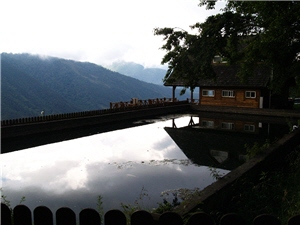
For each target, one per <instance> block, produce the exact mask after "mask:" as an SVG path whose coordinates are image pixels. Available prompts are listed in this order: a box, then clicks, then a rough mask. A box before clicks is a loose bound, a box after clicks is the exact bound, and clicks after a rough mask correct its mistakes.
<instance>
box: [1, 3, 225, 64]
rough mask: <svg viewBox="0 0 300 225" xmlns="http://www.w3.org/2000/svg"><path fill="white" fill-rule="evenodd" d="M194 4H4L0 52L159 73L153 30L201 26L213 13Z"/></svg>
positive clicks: (158, 44)
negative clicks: (130, 66) (141, 67)
mask: <svg viewBox="0 0 300 225" xmlns="http://www.w3.org/2000/svg"><path fill="white" fill-rule="evenodd" d="M198 4H199V0H151V1H142V0H109V1H108V0H107V1H104V0H84V1H83V0H51V1H50V0H26V1H24V0H4V1H2V2H1V7H0V8H1V13H0V23H1V26H0V30H1V31H0V32H1V35H0V52H7V53H33V54H41V55H49V56H55V57H61V58H67V59H73V60H78V61H89V62H93V63H96V64H100V65H104V66H105V65H108V64H111V63H112V62H114V61H118V60H123V61H127V62H136V63H139V64H142V65H144V66H145V67H160V66H161V64H160V62H161V59H162V57H163V55H164V54H165V52H164V51H162V50H160V49H159V48H160V47H161V46H162V45H163V41H162V37H160V36H154V34H153V29H154V28H156V27H160V28H163V27H180V28H183V29H185V30H187V31H190V28H189V26H190V25H193V24H195V23H196V22H204V21H205V19H206V18H207V17H208V16H209V15H212V14H216V13H218V12H219V9H220V8H222V7H223V6H224V5H225V2H224V1H221V2H220V3H219V4H218V6H217V7H216V10H206V9H205V7H199V6H198Z"/></svg>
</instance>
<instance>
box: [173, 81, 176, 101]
mask: <svg viewBox="0 0 300 225" xmlns="http://www.w3.org/2000/svg"><path fill="white" fill-rule="evenodd" d="M172 87H173V89H172V101H173V102H174V101H175V89H176V86H175V85H174V86H172Z"/></svg>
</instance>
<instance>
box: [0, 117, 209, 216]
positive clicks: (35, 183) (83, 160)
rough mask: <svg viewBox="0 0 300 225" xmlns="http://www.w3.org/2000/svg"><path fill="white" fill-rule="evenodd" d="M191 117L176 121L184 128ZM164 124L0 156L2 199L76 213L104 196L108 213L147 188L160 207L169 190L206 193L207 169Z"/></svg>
mask: <svg viewBox="0 0 300 225" xmlns="http://www.w3.org/2000/svg"><path fill="white" fill-rule="evenodd" d="M189 119H190V117H183V118H180V119H177V120H176V125H177V127H181V126H186V125H187V124H188V122H189ZM166 126H167V127H171V126H172V121H171V120H167V121H161V122H156V123H153V124H150V125H144V126H139V127H134V128H127V129H124V130H117V131H112V132H107V133H102V134H97V135H93V136H89V137H84V138H78V139H75V140H71V141H65V142H59V143H54V144H49V145H44V146H39V147H34V148H30V149H26V150H22V151H17V152H12V153H8V154H4V155H1V164H2V188H3V191H4V195H6V196H7V199H8V200H10V201H11V203H12V206H14V205H16V204H17V203H18V201H19V200H20V199H21V197H22V196H25V197H26V202H25V204H26V205H28V206H29V207H31V208H34V207H36V206H39V205H46V206H48V207H49V208H50V209H52V210H56V209H58V208H59V207H62V206H67V207H71V208H72V209H74V210H75V211H76V209H78V210H80V209H82V208H85V207H91V208H96V204H97V196H98V195H102V196H103V202H104V207H105V211H106V210H108V209H112V208H119V206H120V203H121V202H122V203H131V204H133V202H134V200H135V199H137V198H138V197H139V194H140V192H141V190H142V189H143V188H145V189H146V190H147V191H148V192H147V194H148V195H149V198H150V201H149V200H148V199H145V201H144V202H143V204H144V206H145V207H146V208H153V207H156V206H157V202H161V201H162V198H161V197H160V193H161V192H162V191H164V190H168V189H178V188H190V189H193V188H196V187H198V188H204V187H205V186H207V185H208V184H210V183H211V182H213V178H212V177H211V176H210V170H209V169H208V168H207V167H203V166H202V167H201V166H197V165H192V164H191V163H189V161H188V159H187V158H186V156H185V155H184V154H183V153H182V151H181V150H180V149H179V148H178V147H177V145H176V144H175V143H174V142H173V140H172V139H171V138H170V137H169V136H168V134H167V133H166V132H165V130H164V129H163V128H164V127H166Z"/></svg>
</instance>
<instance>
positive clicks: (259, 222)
mask: <svg viewBox="0 0 300 225" xmlns="http://www.w3.org/2000/svg"><path fill="white" fill-rule="evenodd" d="M266 224H267V225H281V222H280V220H279V219H277V218H276V217H275V216H272V215H269V214H262V215H259V216H257V217H255V218H254V220H253V225H266Z"/></svg>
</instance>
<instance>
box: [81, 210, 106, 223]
mask: <svg viewBox="0 0 300 225" xmlns="http://www.w3.org/2000/svg"><path fill="white" fill-rule="evenodd" d="M100 224H101V218H100V215H99V213H98V212H97V211H96V210H94V209H83V210H82V211H81V212H80V213H79V225H100Z"/></svg>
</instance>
